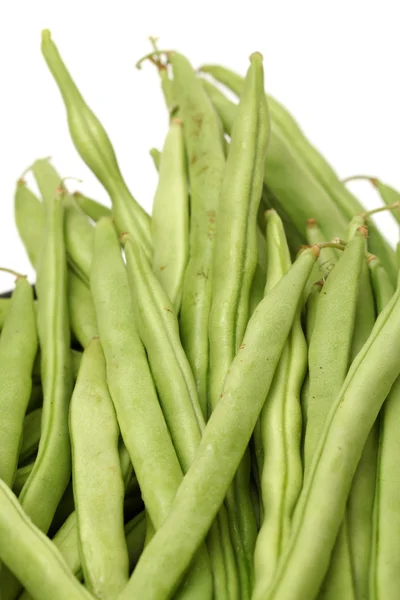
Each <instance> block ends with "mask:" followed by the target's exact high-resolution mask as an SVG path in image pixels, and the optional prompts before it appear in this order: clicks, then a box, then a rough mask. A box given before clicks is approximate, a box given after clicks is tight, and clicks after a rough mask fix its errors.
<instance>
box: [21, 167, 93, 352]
mask: <svg viewBox="0 0 400 600" xmlns="http://www.w3.org/2000/svg"><path fill="white" fill-rule="evenodd" d="M46 162H47V161H46ZM39 173H41V171H40V172H39ZM36 176H37V177H38V173H37V174H36ZM47 181H48V177H47ZM14 208H15V219H16V223H17V228H18V232H19V234H20V236H21V239H22V241H23V243H24V246H25V249H26V251H27V254H28V256H29V258H30V261H31V263H32V266H33V267H34V268H36V267H37V262H38V253H39V249H40V245H41V242H40V240H41V236H42V234H43V230H44V228H45V212H44V209H43V205H42V203H41V202H40V200H39V199H38V198H37V197H36V196H35V195H34V194H33V193H32V192H31V191H30V190H29V188H27V187H26V185H25V183H24V182H23V181H21V180H20V181H19V182H18V183H17V189H16V192H15V199H14ZM68 300H69V316H70V322H71V329H72V332H73V334H74V336H75V337H76V338H77V340H78V341H79V343H80V344H81V346H82V347H83V348H85V347H86V346H87V345H88V344H89V342H90V340H91V339H92V338H93V337H94V336H96V335H97V324H96V315H95V312H94V306H93V301H92V297H91V294H90V291H89V289H88V288H87V286H86V285H85V283H84V282H83V281H82V280H81V279H80V278H79V277H78V276H77V275H76V274H75V273H74V272H73V271H72V270H71V269H68Z"/></svg>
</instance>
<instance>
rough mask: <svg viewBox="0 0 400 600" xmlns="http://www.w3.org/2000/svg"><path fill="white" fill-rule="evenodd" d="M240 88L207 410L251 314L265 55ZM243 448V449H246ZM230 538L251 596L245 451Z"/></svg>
mask: <svg viewBox="0 0 400 600" xmlns="http://www.w3.org/2000/svg"><path fill="white" fill-rule="evenodd" d="M250 61H251V63H250V67H249V69H248V72H247V76H246V80H245V85H244V88H243V93H242V96H241V98H240V104H239V106H238V110H237V114H236V118H235V122H234V124H233V129H232V136H231V143H230V148H229V154H228V158H227V162H226V168H225V173H224V177H223V181H222V187H221V194H220V198H219V204H218V214H217V229H216V238H215V250H214V260H213V273H212V304H211V312H210V319H209V340H210V366H209V373H210V375H209V392H208V402H209V410H210V412H211V411H213V410H215V407H216V406H217V404H218V401H219V397H220V394H221V390H222V387H223V383H224V380H225V377H226V374H227V372H228V369H229V367H230V365H231V363H232V360H233V358H234V356H235V354H236V352H237V350H238V348H239V346H240V344H241V343H242V340H243V335H244V331H245V328H246V325H247V321H248V317H249V297H250V288H251V284H252V281H253V276H254V271H255V268H256V265H257V211H258V206H259V202H260V197H261V191H262V182H263V176H264V160H265V153H266V149H267V143H268V137H269V135H268V134H269V122H268V110H267V106H266V102H265V98H264V76H263V67H262V56H261V55H260V54H259V53H254V54H252V55H251V57H250ZM246 454H247V453H246ZM227 509H228V516H229V522H230V524H231V536H232V540H233V544H234V549H235V552H236V555H237V563H238V566H239V573H240V579H241V585H242V594H243V595H244V597H245V598H246V597H250V594H251V580H252V571H253V565H252V563H253V552H254V546H255V540H256V536H257V526H256V520H255V514H254V510H253V505H252V501H251V497H250V460H249V456H248V454H247V455H246V456H245V457H244V460H243V463H242V464H241V466H240V467H239V470H238V473H237V475H236V477H235V479H234V481H233V487H232V488H231V489H230V490H229V492H228V494H227Z"/></svg>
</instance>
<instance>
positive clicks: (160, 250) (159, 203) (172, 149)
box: [151, 119, 189, 313]
mask: <svg viewBox="0 0 400 600" xmlns="http://www.w3.org/2000/svg"><path fill="white" fill-rule="evenodd" d="M151 231H152V239H153V249H154V253H153V269H154V273H155V274H156V276H157V278H158V279H159V280H160V282H161V284H162V286H163V287H164V289H165V291H166V292H167V295H168V296H169V298H170V299H171V301H172V304H173V305H174V308H175V311H176V312H177V313H179V307H180V304H181V297H182V285H183V278H184V274H185V269H186V264H187V261H188V255H189V191H188V181H187V170H186V156H185V147H184V139H183V131H182V123H181V121H180V120H179V119H174V120H172V122H171V124H170V127H169V131H168V133H167V137H166V139H165V142H164V147H163V151H162V155H161V161H160V170H159V179H158V185H157V190H156V193H155V196H154V202H153V210H152V220H151Z"/></svg>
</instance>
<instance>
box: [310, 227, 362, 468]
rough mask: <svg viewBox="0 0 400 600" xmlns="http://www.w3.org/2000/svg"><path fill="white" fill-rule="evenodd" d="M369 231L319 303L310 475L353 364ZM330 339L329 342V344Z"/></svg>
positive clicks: (352, 245)
mask: <svg viewBox="0 0 400 600" xmlns="http://www.w3.org/2000/svg"><path fill="white" fill-rule="evenodd" d="M365 235H366V228H363V229H362V228H360V230H359V231H358V232H357V233H356V234H355V236H354V237H353V238H352V240H351V241H350V242H349V243H348V245H347V246H346V249H345V250H344V252H343V254H342V256H341V257H340V259H339V261H338V263H337V265H336V266H335V268H334V269H333V271H332V273H331V274H330V275H329V277H328V279H327V281H326V283H325V285H324V287H323V290H322V294H321V295H320V298H319V302H318V310H317V315H316V320H315V324H314V328H313V333H312V337H311V340H310V347H309V352H308V361H309V389H308V400H307V428H306V432H305V440H304V465H305V466H304V469H305V472H306V473H307V471H308V467H309V465H310V462H311V458H312V456H313V455H314V453H315V448H316V446H317V444H318V440H319V438H320V435H321V431H322V428H323V425H324V423H325V421H326V418H327V415H328V413H329V410H330V408H331V405H332V402H333V401H334V399H335V397H336V395H337V394H338V393H339V390H340V388H341V386H342V384H343V381H344V379H345V377H346V373H347V371H348V368H349V364H350V352H351V341H352V332H353V330H354V322H355V315H356V307H357V298H358V288H359V281H360V272H361V267H362V262H363V259H364V254H365ZM327 340H329V343H327Z"/></svg>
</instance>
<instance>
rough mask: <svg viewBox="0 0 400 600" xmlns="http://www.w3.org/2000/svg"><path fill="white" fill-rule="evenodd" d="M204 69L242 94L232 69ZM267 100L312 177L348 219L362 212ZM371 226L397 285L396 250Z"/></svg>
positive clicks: (374, 245) (276, 124) (372, 241)
mask: <svg viewBox="0 0 400 600" xmlns="http://www.w3.org/2000/svg"><path fill="white" fill-rule="evenodd" d="M201 70H202V71H203V72H205V73H209V74H210V75H212V76H213V77H214V78H215V79H216V80H217V81H219V82H221V83H223V84H224V85H226V86H227V87H228V88H229V89H230V90H231V91H233V92H234V93H236V94H237V95H238V96H240V93H241V90H242V87H243V78H242V77H240V76H239V75H237V74H236V73H233V72H232V71H229V69H225V68H224V67H219V66H217V65H206V66H204V67H202V69H201ZM267 101H268V106H269V108H270V112H271V119H272V126H273V127H272V129H273V131H275V130H276V131H279V132H280V134H281V135H283V137H284V138H285V139H286V140H287V142H288V143H289V144H290V146H291V148H292V151H293V152H295V153H296V155H297V157H298V158H299V159H300V160H301V161H302V162H303V163H304V164H305V166H306V167H307V169H308V170H309V172H310V173H311V174H312V175H313V177H314V178H315V179H316V180H317V181H318V183H319V184H320V185H321V186H322V187H323V188H324V190H325V191H326V192H327V193H328V194H329V196H330V198H331V199H332V200H333V201H334V202H335V204H336V206H337V207H338V209H339V210H340V212H341V214H342V215H343V216H344V217H345V219H346V220H349V219H351V218H352V217H353V215H354V214H356V213H359V212H361V211H362V210H363V207H362V205H361V204H360V202H359V201H358V200H357V199H356V198H355V196H353V194H351V193H350V192H349V190H348V189H347V188H346V187H345V185H344V184H343V182H341V181H340V180H339V178H338V176H337V174H336V173H335V172H334V171H333V169H332V168H331V166H330V165H329V164H328V162H327V161H326V160H325V159H324V157H323V156H322V155H321V154H320V153H319V152H318V151H317V150H316V148H314V146H312V144H310V142H309V141H308V140H307V138H306V137H305V136H304V134H303V132H302V131H301V129H300V127H299V126H298V124H297V123H296V121H295V120H294V119H293V117H292V116H291V115H290V113H289V112H288V111H287V110H286V109H285V108H284V107H283V106H282V105H281V104H280V103H279V102H277V100H275V99H274V98H272V97H271V96H267ZM306 200H307V199H306V198H305V201H306ZM324 206H325V205H324ZM309 216H313V217H315V216H317V215H316V214H312V215H309ZM318 220H319V219H318ZM321 223H323V224H324V225H325V222H324V221H323V220H321ZM368 227H369V241H368V243H369V247H370V249H371V251H372V252H373V253H374V254H377V255H378V256H379V257H380V259H381V260H382V262H383V264H384V267H385V270H386V271H387V273H388V275H389V276H390V278H391V281H392V283H393V284H394V283H395V277H396V271H395V257H394V252H393V249H392V248H391V247H390V245H389V244H388V242H387V241H386V240H385V239H384V237H383V236H382V234H381V233H380V232H379V230H378V228H377V227H376V225H375V224H374V223H373V222H372V221H370V222H368ZM333 235H337V234H333Z"/></svg>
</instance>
